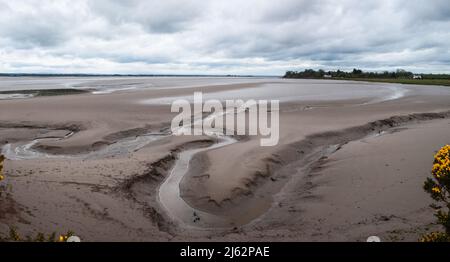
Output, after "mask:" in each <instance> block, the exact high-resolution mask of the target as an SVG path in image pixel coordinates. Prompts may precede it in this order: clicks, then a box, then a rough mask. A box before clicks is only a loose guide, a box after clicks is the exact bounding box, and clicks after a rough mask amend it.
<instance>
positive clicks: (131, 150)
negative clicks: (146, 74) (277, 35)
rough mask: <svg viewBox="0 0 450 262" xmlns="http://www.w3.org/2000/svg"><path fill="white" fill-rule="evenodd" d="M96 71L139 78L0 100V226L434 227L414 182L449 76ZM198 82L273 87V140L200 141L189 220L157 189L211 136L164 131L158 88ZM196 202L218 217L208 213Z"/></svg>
mask: <svg viewBox="0 0 450 262" xmlns="http://www.w3.org/2000/svg"><path fill="white" fill-rule="evenodd" d="M0 81H3V79H0ZM8 81H9V82H11V81H12V80H11V79H8ZM70 81H72V82H74V80H73V79H70ZM96 81H97V82H95V85H94V86H105V85H106V84H105V83H104V82H102V81H107V84H108V85H111V86H114V87H115V88H116V86H118V87H117V88H118V89H120V87H121V86H127V85H130V83H133V85H134V86H137V87H138V88H136V89H135V90H125V89H123V90H120V91H118V92H113V93H109V94H106V93H104V94H97V95H95V94H81V95H71V96H58V97H37V98H31V99H16V100H0V146H3V151H4V152H6V151H5V150H6V149H8V148H9V149H10V150H9V151H8V152H9V153H8V152H7V153H8V154H9V160H7V162H6V170H5V171H6V177H7V179H6V180H5V182H4V183H8V185H10V187H9V189H8V192H9V196H8V198H4V199H2V200H1V201H2V203H1V204H2V205H1V206H2V208H1V209H0V221H1V223H0V232H1V233H3V234H6V233H7V232H8V226H15V227H17V228H18V230H19V232H21V233H22V234H24V235H26V234H33V233H36V232H52V231H59V232H62V231H66V230H68V229H70V230H73V231H74V232H76V233H77V235H79V236H81V238H82V239H83V240H85V241H101V240H107V241H172V240H195V241H197V240H209V239H212V240H226V241H234V240H258V241H259V240H270V241H285V240H292V241H364V240H365V239H366V238H367V237H368V236H371V235H379V236H381V237H382V238H383V239H384V240H387V241H403V240H416V239H417V238H418V237H419V236H420V234H421V233H423V232H425V231H427V230H430V229H433V228H434V226H433V225H432V222H433V219H434V217H433V214H432V212H431V210H430V209H429V208H428V205H429V204H430V199H429V197H428V196H427V195H426V194H425V193H424V192H423V191H422V189H421V186H422V183H423V181H424V179H425V177H427V176H428V175H429V170H430V167H431V163H432V160H433V159H432V157H433V153H434V151H436V150H437V149H438V148H439V147H440V146H442V145H444V144H449V143H450V135H449V134H450V132H448V129H449V126H450V118H449V117H450V113H449V111H450V89H448V88H445V87H428V86H400V85H389V84H374V83H370V84H365V83H354V82H345V81H342V82H341V81H312V80H298V81H297V80H288V81H285V80H280V79H255V80H251V79H250V80H249V79H245V81H236V82H232V83H230V82H226V81H225V82H211V84H210V85H208V84H207V83H205V80H201V81H200V80H199V81H197V80H196V81H193V82H192V83H190V84H182V83H180V82H177V83H176V84H174V82H171V83H165V82H158V85H157V86H158V88H143V86H146V85H150V84H148V83H150V82H151V81H152V80H151V79H150V80H148V79H146V80H145V81H144V82H140V81H142V80H139V79H127V80H120V81H121V82H120V84H117V83H116V84H115V85H113V83H112V82H111V81H112V80H111V79H107V80H96ZM127 81H128V82H127ZM130 81H131V82H130ZM158 81H163V80H158ZM171 81H173V80H171ZM191 81H192V80H191ZM221 81H222V80H221ZM49 83H51V81H50V82H49ZM63 84H64V83H63ZM63 84H61V83H58V87H60V85H63ZM5 85H6V84H5V83H3V84H1V85H0V86H5ZM72 85H78V86H89V84H86V83H84V84H83V83H79V82H77V83H76V84H72ZM92 85H93V84H92ZM16 86H20V83H18V84H16ZM47 87H48V86H47ZM277 87H278V89H276V88H277ZM18 88H19V87H18ZM272 90H273V91H272ZM299 90H300V91H299ZM320 90H322V91H320ZM194 91H203V92H205V93H207V96H210V97H214V96H219V97H218V98H222V99H223V98H229V97H232V96H238V97H242V98H247V97H249V96H251V94H255V96H256V98H257V99H260V98H264V97H267V98H280V99H281V106H280V143H279V144H278V145H277V146H275V147H267V148H262V147H260V146H259V139H260V137H240V138H237V142H236V143H233V144H230V145H227V146H224V147H220V148H216V149H211V150H200V151H199V153H198V154H195V155H194V156H193V159H192V160H191V161H190V164H189V170H186V174H185V175H184V177H183V179H182V180H181V183H180V187H179V191H180V194H181V198H182V200H183V201H186V203H187V204H189V205H190V207H192V208H193V209H194V210H198V211H199V212H198V213H199V214H200V215H199V214H192V215H193V217H192V219H193V220H192V223H190V225H189V226H186V225H183V224H180V223H179V222H177V221H178V220H176V219H174V218H173V217H171V213H170V212H167V210H165V209H164V207H163V206H162V205H161V203H160V202H159V189H160V185H161V184H162V183H163V182H164V181H165V179H166V178H167V177H168V175H169V174H170V173H171V170H172V168H173V167H174V166H175V165H176V163H177V158H178V156H179V155H180V154H181V153H182V152H186V150H192V149H200V148H208V147H209V146H211V145H213V144H214V143H216V142H217V141H216V140H215V139H213V138H210V137H207V136H199V137H189V136H186V137H174V136H171V135H170V134H169V125H170V121H171V119H172V118H173V116H174V115H175V114H173V113H170V105H168V104H167V101H168V100H167V97H187V96H192V94H193V92H194ZM271 92H273V93H271ZM289 94H292V95H291V97H292V98H293V99H287V98H286V97H289ZM152 101H153V102H152ZM155 101H159V102H155ZM161 101H163V102H161ZM169 101H170V99H169ZM155 136H158V137H155ZM35 139H38V140H35ZM33 141H34V142H33ZM5 148H6V149H5ZM15 149H17V150H15ZM7 156H8V155H7ZM176 197H179V196H174V198H176ZM4 207H8V208H4ZM204 213H207V214H210V215H212V216H215V217H220V218H221V219H223V220H224V221H225V222H224V223H222V224H221V226H220V227H219V226H217V227H215V226H214V224H210V225H208V226H204V225H205V224H204V223H203V222H204V220H202V215H201V214H204ZM184 215H186V214H184ZM187 215H189V214H187ZM196 216H200V217H199V220H197V219H196ZM205 220H206V218H205ZM194 221H195V222H194ZM224 225H225V226H224Z"/></svg>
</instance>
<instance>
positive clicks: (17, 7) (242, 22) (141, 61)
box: [0, 0, 450, 74]
mask: <svg viewBox="0 0 450 262" xmlns="http://www.w3.org/2000/svg"><path fill="white" fill-rule="evenodd" d="M449 6H450V5H448V3H447V1H446V0H431V1H427V3H426V4H424V2H423V1H419V0H414V1H407V0H373V1H357V0H341V1H332V0H318V1H317V0H280V1H261V0H248V1H237V0H228V1H225V0H223V1H220V0H211V1H201V0H198V1H195V0H188V1H187V0H183V1H181V0H180V1H175V0H170V1H138V0H132V1H120V0H109V1H108V0H79V1H67V0H58V1H50V0H41V1H37V0H16V1H7V0H0V7H1V8H0V72H61V73H173V74H180V73H187V74H189V73H192V74H282V73H283V72H284V71H285V70H289V69H303V68H305V67H314V68H318V67H321V68H325V69H328V68H330V69H334V68H341V69H342V68H343V69H350V68H353V67H360V68H363V69H367V70H385V69H389V70H393V69H396V68H403V69H408V70H414V71H424V72H429V71H434V72H450V64H449V62H450V61H449V58H448V57H449V49H450V31H449V30H448V28H450V7H449Z"/></svg>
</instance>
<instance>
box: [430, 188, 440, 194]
mask: <svg viewBox="0 0 450 262" xmlns="http://www.w3.org/2000/svg"><path fill="white" fill-rule="evenodd" d="M431 190H432V191H433V192H434V193H437V194H440V193H441V189H440V188H439V187H433V189H431Z"/></svg>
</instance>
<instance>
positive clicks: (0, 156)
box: [0, 155, 5, 182]
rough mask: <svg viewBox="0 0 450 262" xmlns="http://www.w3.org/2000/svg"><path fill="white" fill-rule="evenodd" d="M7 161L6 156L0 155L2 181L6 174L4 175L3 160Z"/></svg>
mask: <svg viewBox="0 0 450 262" xmlns="http://www.w3.org/2000/svg"><path fill="white" fill-rule="evenodd" d="M4 161H5V157H4V156H3V155H0V182H1V181H3V180H4V179H5V176H4V175H3V162H4Z"/></svg>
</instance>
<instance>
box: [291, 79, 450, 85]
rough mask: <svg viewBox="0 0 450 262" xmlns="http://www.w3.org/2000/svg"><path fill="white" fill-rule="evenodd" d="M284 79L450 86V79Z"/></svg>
mask: <svg viewBox="0 0 450 262" xmlns="http://www.w3.org/2000/svg"><path fill="white" fill-rule="evenodd" d="M286 79H316V80H345V81H357V82H373V83H392V84H405V85H432V86H450V79H389V78H385V79H384V78H286Z"/></svg>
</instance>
